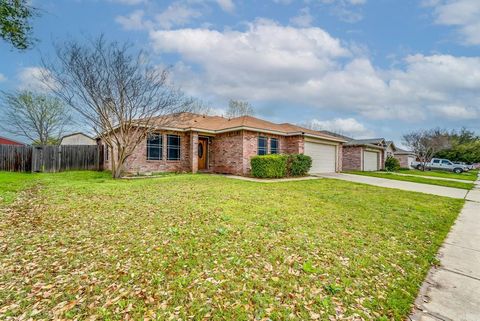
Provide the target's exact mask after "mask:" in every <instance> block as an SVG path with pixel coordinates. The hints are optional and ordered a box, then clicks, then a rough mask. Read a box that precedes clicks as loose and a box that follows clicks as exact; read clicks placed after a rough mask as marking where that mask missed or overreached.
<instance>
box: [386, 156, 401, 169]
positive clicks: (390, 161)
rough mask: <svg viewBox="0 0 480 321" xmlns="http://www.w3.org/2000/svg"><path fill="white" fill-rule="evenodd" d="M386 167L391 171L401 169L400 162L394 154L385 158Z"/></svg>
mask: <svg viewBox="0 0 480 321" xmlns="http://www.w3.org/2000/svg"><path fill="white" fill-rule="evenodd" d="M385 169H386V170H387V171H389V172H394V171H398V170H399V169H400V162H399V161H398V159H396V158H395V157H393V156H388V157H387V159H386V160H385Z"/></svg>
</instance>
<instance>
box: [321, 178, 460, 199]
mask: <svg viewBox="0 0 480 321" xmlns="http://www.w3.org/2000/svg"><path fill="white" fill-rule="evenodd" d="M318 176H320V177H325V178H333V179H341V180H344V181H349V182H355V183H362V184H368V185H375V186H381V187H387V188H396V189H401V190H404V191H411V192H419V193H426V194H433V195H438V196H446V197H452V198H465V197H466V196H467V193H468V191H467V190H465V189H461V188H452V187H444V186H437V185H428V184H420V183H413V182H404V181H396V180H393V179H386V178H378V177H370V176H361V175H354V174H341V173H329V174H318Z"/></svg>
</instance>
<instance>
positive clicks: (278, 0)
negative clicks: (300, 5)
mask: <svg viewBox="0 0 480 321" xmlns="http://www.w3.org/2000/svg"><path fill="white" fill-rule="evenodd" d="M273 2H275V3H278V4H283V5H288V4H291V3H292V2H293V0H273Z"/></svg>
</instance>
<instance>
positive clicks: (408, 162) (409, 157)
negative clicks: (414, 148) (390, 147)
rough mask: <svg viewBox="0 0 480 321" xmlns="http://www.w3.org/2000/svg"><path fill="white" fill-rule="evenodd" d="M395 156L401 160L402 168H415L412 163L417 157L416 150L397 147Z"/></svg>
mask: <svg viewBox="0 0 480 321" xmlns="http://www.w3.org/2000/svg"><path fill="white" fill-rule="evenodd" d="M394 157H395V158H396V159H398V161H399V162H400V167H401V168H413V167H412V163H413V162H414V161H415V160H416V159H417V156H416V155H415V153H414V152H410V151H408V150H403V149H400V148H397V150H396V151H395V155H394Z"/></svg>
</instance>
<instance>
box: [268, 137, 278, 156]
mask: <svg viewBox="0 0 480 321" xmlns="http://www.w3.org/2000/svg"><path fill="white" fill-rule="evenodd" d="M270 154H278V139H277V138H270Z"/></svg>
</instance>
